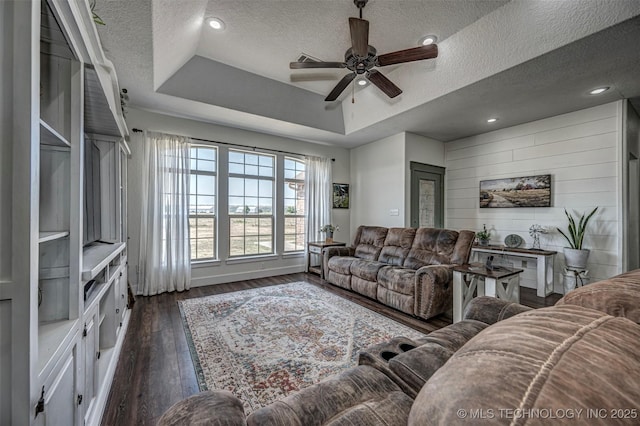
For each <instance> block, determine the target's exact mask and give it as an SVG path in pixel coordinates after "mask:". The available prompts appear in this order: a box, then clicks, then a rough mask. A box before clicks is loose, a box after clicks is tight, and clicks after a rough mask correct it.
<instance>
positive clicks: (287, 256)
mask: <svg viewBox="0 0 640 426" xmlns="http://www.w3.org/2000/svg"><path fill="white" fill-rule="evenodd" d="M292 257H304V251H292V252H288V253H283V254H282V258H283V259H290V258H292Z"/></svg>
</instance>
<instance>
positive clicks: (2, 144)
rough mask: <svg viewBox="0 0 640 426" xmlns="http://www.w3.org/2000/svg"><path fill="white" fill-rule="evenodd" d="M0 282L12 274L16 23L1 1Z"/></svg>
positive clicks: (9, 7) (9, 8)
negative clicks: (13, 102)
mask: <svg viewBox="0 0 640 426" xmlns="http://www.w3.org/2000/svg"><path fill="white" fill-rule="evenodd" d="M0 23H1V24H2V28H3V30H2V40H0V194H2V203H0V282H2V281H3V280H7V281H8V280H9V279H10V277H11V208H12V206H11V202H7V200H11V197H12V195H11V194H12V191H11V182H12V180H11V176H12V174H13V169H12V167H11V165H12V161H11V157H12V150H11V145H12V143H13V137H12V134H11V128H12V127H13V105H12V99H13V89H12V87H13V85H12V83H13V79H12V73H13V50H12V49H11V45H12V41H13V37H12V34H13V26H12V24H11V3H7V2H0Z"/></svg>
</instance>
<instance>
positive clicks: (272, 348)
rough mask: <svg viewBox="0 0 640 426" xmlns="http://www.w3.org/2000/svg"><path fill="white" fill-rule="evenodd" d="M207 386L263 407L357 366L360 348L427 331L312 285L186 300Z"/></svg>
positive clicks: (183, 305) (249, 407)
mask: <svg viewBox="0 0 640 426" xmlns="http://www.w3.org/2000/svg"><path fill="white" fill-rule="evenodd" d="M178 304H179V305H180V312H181V313H182V319H183V324H184V328H185V332H186V334H187V340H188V341H189V346H190V349H191V356H192V358H193V363H194V365H195V368H196V373H197V377H198V382H199V386H200V390H206V389H228V390H230V391H231V392H233V393H234V394H235V395H236V396H237V397H238V398H240V399H241V400H242V401H243V402H244V407H245V412H246V413H247V414H249V413H250V412H252V411H254V410H256V409H257V408H260V407H263V406H265V405H268V404H270V403H271V402H273V401H275V400H276V399H280V398H282V397H284V396H286V395H288V394H289V393H292V392H295V391H297V390H299V389H302V388H304V387H307V386H309V385H312V384H314V383H317V382H319V381H320V380H322V379H323V378H325V377H328V376H331V375H333V374H336V373H339V372H341V371H342V370H344V369H347V368H349V367H352V366H354V365H356V364H357V356H358V351H360V350H361V349H365V348H367V347H369V346H371V345H374V344H376V343H381V342H383V341H385V340H388V339H390V338H391V337H395V336H406V337H409V338H416V337H420V336H422V335H423V334H422V333H420V332H418V331H416V330H413V329H411V328H409V327H406V326H404V325H402V324H399V323H397V322H395V321H393V320H391V319H388V318H386V317H384V316H382V315H380V314H377V313H375V312H373V311H371V310H369V309H367V308H364V307H362V306H360V305H357V304H355V303H353V302H350V301H348V300H346V299H343V298H341V297H339V296H337V295H334V294H332V293H330V292H328V291H325V290H322V289H321V288H319V287H316V286H314V285H311V284H308V283H302V282H300V283H292V284H282V285H277V286H272V287H264V288H258V289H251V290H243V291H239V292H234V293H226V294H220V295H214V296H208V297H201V298H197V299H188V300H183V301H179V302H178Z"/></svg>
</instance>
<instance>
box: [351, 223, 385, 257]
mask: <svg viewBox="0 0 640 426" xmlns="http://www.w3.org/2000/svg"><path fill="white" fill-rule="evenodd" d="M387 231H388V229H387V228H383V227H382V226H359V227H358V231H357V232H356V237H355V239H354V240H353V247H354V248H355V257H358V258H360V259H364V260H378V256H380V251H381V250H382V246H383V245H384V240H385V238H386V237H387Z"/></svg>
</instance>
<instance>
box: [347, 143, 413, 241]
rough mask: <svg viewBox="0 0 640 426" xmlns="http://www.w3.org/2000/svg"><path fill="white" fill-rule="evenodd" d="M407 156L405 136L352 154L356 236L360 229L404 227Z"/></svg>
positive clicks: (359, 149) (352, 211) (353, 224)
mask: <svg viewBox="0 0 640 426" xmlns="http://www.w3.org/2000/svg"><path fill="white" fill-rule="evenodd" d="M404 152H405V136H404V133H398V134H397V135H393V136H389V137H387V138H384V139H380V140H378V141H375V142H371V143H369V144H366V145H362V146H359V147H357V148H353V149H352V150H351V188H350V189H351V230H352V232H353V233H355V231H356V229H357V227H358V226H360V225H378V226H387V227H392V226H404V217H405V212H404V210H405V200H404V185H405V182H404V174H405V155H404ZM392 210H393V211H394V212H393V213H394V215H391V211H392ZM396 211H397V214H396ZM352 240H353V238H351V239H350V241H352Z"/></svg>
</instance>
